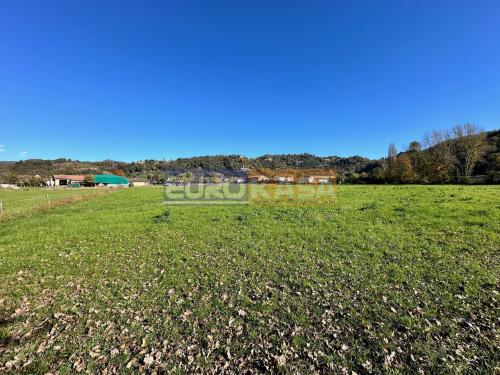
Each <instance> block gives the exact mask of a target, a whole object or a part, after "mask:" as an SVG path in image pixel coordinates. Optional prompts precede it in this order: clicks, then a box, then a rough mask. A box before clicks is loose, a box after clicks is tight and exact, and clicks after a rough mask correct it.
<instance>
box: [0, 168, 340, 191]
mask: <svg viewBox="0 0 500 375" xmlns="http://www.w3.org/2000/svg"><path fill="white" fill-rule="evenodd" d="M34 179H36V181H37V184H35V185H33V184H30V185H28V186H37V187H48V188H81V187H87V188H88V187H92V188H93V187H113V188H114V187H117V188H123V187H143V186H149V185H172V184H192V183H197V184H218V183H237V184H245V183H250V184H327V183H333V182H335V181H336V172H335V170H326V169H301V170H299V169H283V170H271V169H251V170H249V169H246V168H241V170H240V171H238V173H235V171H234V170H232V171H228V173H227V174H226V173H223V172H211V171H201V170H195V171H187V172H179V171H166V172H165V174H164V176H163V177H161V178H158V176H156V179H152V178H149V179H148V178H138V177H133V178H127V177H125V176H123V175H117V174H109V173H108V174H96V175H72V174H54V175H52V176H51V177H50V178H49V179H43V178H42V177H41V176H38V175H36V176H34ZM23 186H26V185H25V184H24V183H23V182H22V181H20V182H18V183H0V188H7V189H8V188H10V189H19V188H21V187H23Z"/></svg>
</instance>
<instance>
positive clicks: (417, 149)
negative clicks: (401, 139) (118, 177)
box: [408, 141, 422, 152]
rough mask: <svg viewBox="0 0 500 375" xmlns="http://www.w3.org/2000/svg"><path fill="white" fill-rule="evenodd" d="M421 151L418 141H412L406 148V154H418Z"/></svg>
mask: <svg viewBox="0 0 500 375" xmlns="http://www.w3.org/2000/svg"><path fill="white" fill-rule="evenodd" d="M420 151H422V145H421V144H420V142H418V141H413V142H411V143H410V145H409V146H408V152H420Z"/></svg>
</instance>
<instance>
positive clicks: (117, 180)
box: [94, 174, 128, 185]
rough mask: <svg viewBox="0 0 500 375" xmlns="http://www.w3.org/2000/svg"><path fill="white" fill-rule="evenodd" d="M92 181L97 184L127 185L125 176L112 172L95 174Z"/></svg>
mask: <svg viewBox="0 0 500 375" xmlns="http://www.w3.org/2000/svg"><path fill="white" fill-rule="evenodd" d="M94 182H95V183H97V184H113V185H128V180H127V179H126V178H125V177H122V176H117V175H114V174H96V175H95V176H94Z"/></svg>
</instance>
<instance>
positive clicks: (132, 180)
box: [129, 177, 149, 182]
mask: <svg viewBox="0 0 500 375" xmlns="http://www.w3.org/2000/svg"><path fill="white" fill-rule="evenodd" d="M129 181H130V182H149V180H148V179H147V178H139V177H135V178H131V179H129Z"/></svg>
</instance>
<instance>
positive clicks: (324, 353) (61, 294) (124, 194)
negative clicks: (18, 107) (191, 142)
mask: <svg viewBox="0 0 500 375" xmlns="http://www.w3.org/2000/svg"><path fill="white" fill-rule="evenodd" d="M15 194H19V196H20V197H21V196H22V195H23V194H26V195H27V196H29V194H31V192H29V193H25V192H16V193H15ZM162 199H163V196H162V191H161V189H157V188H133V189H124V190H119V191H113V192H111V193H109V194H104V195H100V196H96V197H93V198H92V199H88V200H83V201H79V202H75V203H73V204H68V205H63V206H59V207H54V208H51V209H48V210H47V209H45V210H36V209H32V210H28V211H25V212H20V213H19V214H18V215H14V216H12V217H11V218H8V219H6V220H3V221H0V372H9V371H10V372H12V373H14V372H15V373H26V374H28V373H42V374H43V373H47V372H52V373H55V372H59V373H61V374H64V373H74V372H87V373H96V372H103V371H104V369H106V372H107V373H128V372H130V373H135V372H155V371H156V372H160V373H161V372H167V373H221V372H226V373H238V374H239V373H260V372H274V373H287V374H295V373H303V374H309V373H315V372H317V373H352V372H353V371H354V372H356V373H360V374H361V373H381V372H386V373H419V372H424V373H436V372H438V373H450V374H452V373H453V374H454V373H460V372H463V373H471V372H475V373H492V374H493V373H498V372H499V371H500V352H499V350H498V348H499V345H500V337H499V324H500V320H499V319H500V314H499V311H500V309H499V308H500V306H499V295H498V294H499V291H500V283H499V280H500V235H499V233H500V187H498V186H342V187H340V188H339V190H338V193H337V196H336V201H335V203H333V202H331V203H329V204H324V205H316V206H314V205H311V206H308V205H287V204H284V203H279V204H260V205H251V206H216V207H215V206H203V207H170V208H165V207H164V206H163V205H162Z"/></svg>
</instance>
